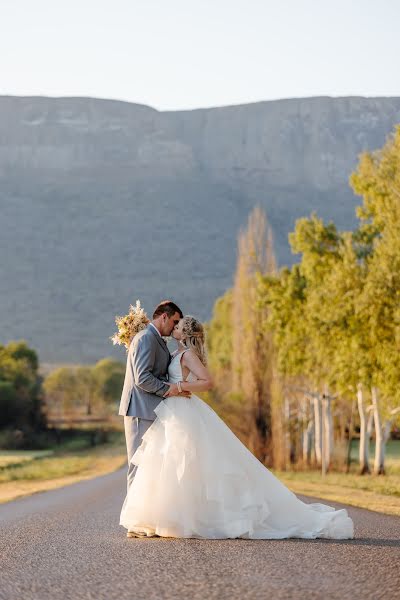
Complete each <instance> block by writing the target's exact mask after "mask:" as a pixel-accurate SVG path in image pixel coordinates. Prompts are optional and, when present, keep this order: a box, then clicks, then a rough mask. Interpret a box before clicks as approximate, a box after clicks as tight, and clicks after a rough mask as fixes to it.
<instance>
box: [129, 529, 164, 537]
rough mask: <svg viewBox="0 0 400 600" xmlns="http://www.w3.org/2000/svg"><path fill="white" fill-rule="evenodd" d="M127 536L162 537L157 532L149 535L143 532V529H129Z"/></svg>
mask: <svg viewBox="0 0 400 600" xmlns="http://www.w3.org/2000/svg"><path fill="white" fill-rule="evenodd" d="M126 537H128V538H146V537H160V536H159V535H157V534H156V533H152V534H150V535H147V533H143V532H142V531H128V533H127V534H126Z"/></svg>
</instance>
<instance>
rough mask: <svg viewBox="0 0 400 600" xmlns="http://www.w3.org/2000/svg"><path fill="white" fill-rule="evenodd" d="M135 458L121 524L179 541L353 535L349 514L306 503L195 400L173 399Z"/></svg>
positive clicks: (163, 404) (164, 406)
mask: <svg viewBox="0 0 400 600" xmlns="http://www.w3.org/2000/svg"><path fill="white" fill-rule="evenodd" d="M155 412H156V414H157V419H156V420H155V421H154V423H153V424H152V425H151V427H150V428H149V429H148V430H147V431H146V433H145V435H144V436H143V442H142V444H141V446H140V447H139V448H138V450H137V451H136V452H135V454H134V456H133V457H132V462H133V463H135V464H136V465H138V469H137V472H136V475H135V478H134V480H133V483H132V484H131V486H130V488H129V492H128V494H127V496H126V498H125V501H124V504H123V507H122V511H121V517H120V524H121V525H122V526H124V527H126V528H127V529H130V530H135V531H140V532H143V533H145V534H147V535H154V534H156V535H159V536H162V537H183V538H208V539H223V538H247V539H282V538H290V537H297V538H317V537H324V538H335V539H348V538H353V537H354V527H353V521H352V520H351V519H350V517H349V516H348V514H347V511H346V510H344V509H342V510H335V509H333V508H331V507H330V506H327V505H325V504H319V503H314V504H305V503H304V502H302V501H301V500H299V499H298V498H297V496H296V495H295V494H294V493H293V492H291V491H290V490H289V489H288V488H287V487H286V486H285V485H283V484H282V483H281V482H280V481H279V479H277V478H276V477H275V476H274V475H273V474H272V473H271V472H270V471H269V470H268V469H267V468H266V467H264V466H263V465H262V464H261V463H260V462H259V461H258V460H257V459H256V458H255V457H254V456H253V454H252V453H251V452H250V451H249V450H248V449H247V448H246V447H245V446H244V445H243V444H242V443H241V441H240V440H239V439H238V438H237V437H236V436H235V435H234V434H233V433H232V431H231V430H230V429H229V428H228V427H227V426H226V425H225V423H224V422H223V421H222V420H221V419H220V418H219V417H218V415H217V414H216V413H215V412H214V411H213V410H212V409H211V408H210V407H209V406H208V405H207V404H206V403H205V402H203V401H202V400H201V399H200V398H198V397H196V396H194V395H192V397H191V398H190V399H185V398H179V397H171V398H168V399H166V400H165V401H162V402H161V403H160V404H159V405H158V406H157V408H156V410H155Z"/></svg>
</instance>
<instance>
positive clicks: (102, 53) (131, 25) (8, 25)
mask: <svg viewBox="0 0 400 600" xmlns="http://www.w3.org/2000/svg"><path fill="white" fill-rule="evenodd" d="M399 25H400V0H140V1H139V0H0V94H17V95H49V96H62V95H63V96H78V95H79V96H96V97H104V98H117V99H121V100H129V101H132V102H139V103H143V104H149V105H151V106H154V107H155V108H158V109H164V110H173V109H182V108H195V107H203V106H216V105H225V104H238V103H244V102H254V101H257V100H269V99H274V98H286V97H299V96H315V95H332V96H343V95H365V96H375V95H376V96H392V95H396V96H400V65H399V58H400V35H399Z"/></svg>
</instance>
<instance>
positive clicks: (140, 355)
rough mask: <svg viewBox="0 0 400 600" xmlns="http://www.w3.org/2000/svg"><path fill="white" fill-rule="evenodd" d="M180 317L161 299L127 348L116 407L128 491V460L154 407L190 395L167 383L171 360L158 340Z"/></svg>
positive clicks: (131, 471)
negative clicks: (125, 455) (125, 456)
mask: <svg viewBox="0 0 400 600" xmlns="http://www.w3.org/2000/svg"><path fill="white" fill-rule="evenodd" d="M182 317H183V314H182V311H181V309H180V308H179V307H178V306H177V305H176V304H174V302H171V300H164V301H163V302H161V303H160V304H159V305H158V306H157V307H156V309H155V310H154V313H153V320H152V322H151V323H149V325H148V326H147V328H146V329H144V330H143V331H139V333H138V334H137V335H135V337H134V338H133V340H132V342H131V345H130V347H129V352H128V358H127V363H126V372H125V381H124V387H123V390H122V396H121V403H120V406H119V414H120V415H123V417H124V426H125V438H126V448H127V452H128V489H129V486H130V485H131V483H132V481H133V478H134V477H135V473H136V470H137V466H136V465H134V464H131V458H132V456H133V454H134V453H135V452H136V450H137V449H138V448H139V446H140V444H141V442H142V437H143V436H144V434H145V433H146V431H147V429H148V428H149V427H150V425H151V424H152V422H153V421H154V419H155V418H156V415H155V413H154V409H155V408H156V406H157V405H158V404H159V403H160V402H161V400H162V399H163V398H165V397H167V396H179V395H182V396H190V393H184V392H182V394H179V390H178V386H177V385H176V384H175V383H174V384H170V383H168V381H167V372H168V365H169V362H170V360H171V357H170V354H169V350H168V348H167V344H166V343H165V342H164V340H163V338H162V336H169V335H171V333H172V330H173V329H174V327H175V325H177V324H178V323H179V320H180V319H182Z"/></svg>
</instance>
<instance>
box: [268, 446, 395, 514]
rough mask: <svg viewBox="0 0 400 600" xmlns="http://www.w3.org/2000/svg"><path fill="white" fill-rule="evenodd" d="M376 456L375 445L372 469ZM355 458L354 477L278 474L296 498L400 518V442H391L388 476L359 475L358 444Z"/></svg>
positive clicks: (296, 473)
mask: <svg viewBox="0 0 400 600" xmlns="http://www.w3.org/2000/svg"><path fill="white" fill-rule="evenodd" d="M373 456H374V445H373V444H371V451H370V458H371V469H372V466H373ZM351 457H352V460H353V461H354V462H353V463H352V465H351V470H350V473H341V472H335V471H333V472H330V473H327V474H326V475H325V477H322V475H321V472H320V471H317V470H301V471H300V470H296V471H295V470H293V471H274V473H275V475H276V476H277V477H278V478H279V479H280V480H281V481H282V482H283V483H285V485H287V486H288V487H289V488H290V489H291V490H292V491H293V492H295V493H296V494H304V495H305V496H315V497H317V498H323V499H326V500H332V501H335V502H342V503H343V504H349V505H350V506H358V507H360V508H367V509H369V510H374V511H377V512H381V513H386V514H391V515H399V516H400V441H399V440H391V441H390V442H389V443H388V445H387V458H386V475H373V474H371V475H359V474H358V472H357V470H358V463H357V462H356V461H357V459H358V441H355V442H354V444H353V447H352V451H351Z"/></svg>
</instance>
